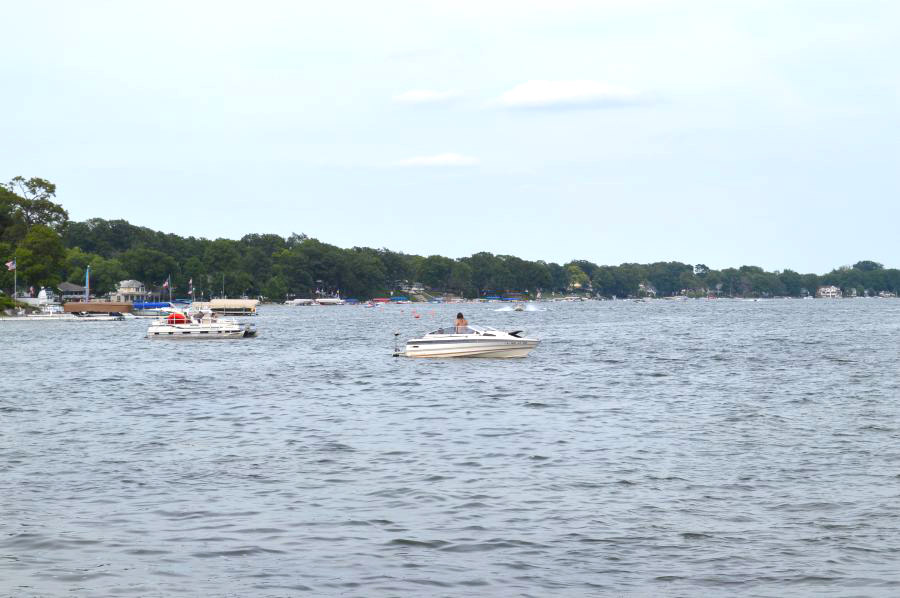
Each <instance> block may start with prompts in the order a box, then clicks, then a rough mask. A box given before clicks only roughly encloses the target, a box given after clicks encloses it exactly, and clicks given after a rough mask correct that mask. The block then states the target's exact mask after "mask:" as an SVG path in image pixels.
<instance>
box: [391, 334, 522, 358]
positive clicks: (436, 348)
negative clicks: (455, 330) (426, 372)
mask: <svg viewBox="0 0 900 598" xmlns="http://www.w3.org/2000/svg"><path fill="white" fill-rule="evenodd" d="M538 342H539V341H536V340H531V339H527V340H498V341H487V342H485V341H481V342H474V341H468V342H445V343H436V342H423V341H409V342H408V343H407V344H406V351H405V352H404V353H403V354H404V355H405V356H406V357H488V358H495V359H508V358H518V357H527V356H528V354H529V353H531V352H532V351H534V349H535V348H536V347H537V346H538Z"/></svg>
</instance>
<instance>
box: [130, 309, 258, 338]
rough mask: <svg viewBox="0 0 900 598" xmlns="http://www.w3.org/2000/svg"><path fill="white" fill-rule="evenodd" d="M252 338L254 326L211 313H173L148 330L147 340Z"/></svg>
mask: <svg viewBox="0 0 900 598" xmlns="http://www.w3.org/2000/svg"><path fill="white" fill-rule="evenodd" d="M252 336H256V327H255V326H254V325H253V324H243V323H241V322H238V321H237V320H234V319H230V318H220V317H218V316H217V315H216V314H215V313H212V312H209V311H204V312H196V313H194V314H183V313H181V312H176V313H171V314H169V315H167V316H165V317H160V318H159V319H158V320H156V321H155V322H153V323H152V324H151V325H150V327H149V328H148V329H147V338H157V339H214V338H218V339H224V338H248V337H252Z"/></svg>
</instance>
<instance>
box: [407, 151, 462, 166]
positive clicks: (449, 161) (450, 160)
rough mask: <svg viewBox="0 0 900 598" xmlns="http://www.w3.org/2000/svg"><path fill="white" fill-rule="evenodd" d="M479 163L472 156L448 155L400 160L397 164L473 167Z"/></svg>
mask: <svg viewBox="0 0 900 598" xmlns="http://www.w3.org/2000/svg"><path fill="white" fill-rule="evenodd" d="M477 163H478V160H477V159H476V158H473V157H471V156H463V155H461V154H452V153H448V154H437V155H434V156H415V157H414V158H406V159H405V160H400V161H399V162H396V163H395V164H396V165H397V166H472V165H474V164H477Z"/></svg>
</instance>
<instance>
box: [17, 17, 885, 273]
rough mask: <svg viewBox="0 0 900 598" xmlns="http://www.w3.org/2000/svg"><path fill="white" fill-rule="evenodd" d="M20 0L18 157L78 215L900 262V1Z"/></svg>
mask: <svg viewBox="0 0 900 598" xmlns="http://www.w3.org/2000/svg"><path fill="white" fill-rule="evenodd" d="M0 7H2V14H3V15H4V21H5V27H4V34H3V36H0V69H2V71H0V72H2V77H0V89H2V94H0V140H2V142H0V179H4V180H8V179H10V178H12V177H13V176H15V175H23V176H26V177H31V176H40V177H44V178H47V179H49V180H51V181H53V182H55V183H56V184H57V185H58V187H59V188H58V193H57V198H58V200H59V201H60V202H61V203H62V204H63V205H64V206H65V207H66V208H68V210H69V212H70V215H71V217H72V218H74V219H76V220H83V219H86V218H90V217H101V218H107V219H113V218H125V219H127V220H129V221H131V222H133V223H135V224H139V225H143V226H148V227H151V228H155V229H159V230H164V231H167V232H174V233H178V234H182V235H195V236H205V237H210V238H215V237H230V238H240V237H241V236H242V235H243V234H245V233H249V232H259V233H266V232H273V233H279V234H282V235H288V234H290V233H291V232H298V233H299V232H305V233H306V234H308V235H310V236H313V237H316V238H319V239H320V240H322V241H325V242H329V243H334V244H336V245H340V246H345V247H346V246H354V245H359V246H363V245H365V246H373V247H383V246H384V247H389V248H392V249H395V250H400V251H405V252H410V253H419V254H425V255H428V254H434V253H438V254H443V255H449V256H451V257H461V256H464V255H469V254H471V253H474V252H476V251H482V250H486V251H491V252H494V253H506V254H513V255H518V256H521V257H525V258H529V259H546V260H548V261H559V262H564V261H568V260H570V259H573V258H579V259H589V260H591V261H594V262H597V263H601V264H618V263H621V262H625V261H629V262H649V261H656V260H679V261H684V262H689V263H698V262H702V263H706V264H708V265H709V266H712V267H725V266H731V265H734V266H738V265H741V264H754V265H759V266H763V267H765V268H767V269H783V268H788V267H790V268H794V269H797V270H801V271H816V272H822V271H827V270H830V269H831V268H833V267H836V266H840V265H843V264H849V263H853V262H855V261H857V260H860V259H874V260H877V261H882V262H884V263H886V264H888V265H892V266H900V259H898V258H897V248H898V234H897V228H898V222H900V193H898V192H900V68H898V62H897V61H898V58H897V57H898V56H900V35H898V34H897V26H898V23H900V2H896V1H894V0H887V1H883V2H879V1H867V0H854V1H852V2H851V1H829V0H810V1H791V2H786V1H784V0H778V1H764V0H752V1H750V0H747V1H745V2H730V1H724V0H712V1H708V2H703V1H696V2H693V1H684V2H674V1H672V2H665V1H650V0H646V1H643V0H621V1H613V0H594V1H591V2H571V1H565V0H553V1H551V2H529V1H523V0H515V1H511V2H491V1H489V0H478V1H472V2H468V1H460V0H455V1H452V2H450V1H448V2H427V1H416V2H390V1H386V2H371V1H365V2H295V1H285V2H274V1H271V2H266V1H260V2H233V3H232V2H222V1H216V2H206V3H204V2H196V1H192V2H160V1H156V2H152V3H151V2H145V3H137V2H120V1H114V2H90V1H83V2H68V1H66V2H20V1H13V0H0Z"/></svg>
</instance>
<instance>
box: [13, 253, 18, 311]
mask: <svg viewBox="0 0 900 598" xmlns="http://www.w3.org/2000/svg"><path fill="white" fill-rule="evenodd" d="M13 266H14V268H13V305H15V304H16V295H18V294H19V293H18V290H19V256H18V255H16V254H13Z"/></svg>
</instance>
